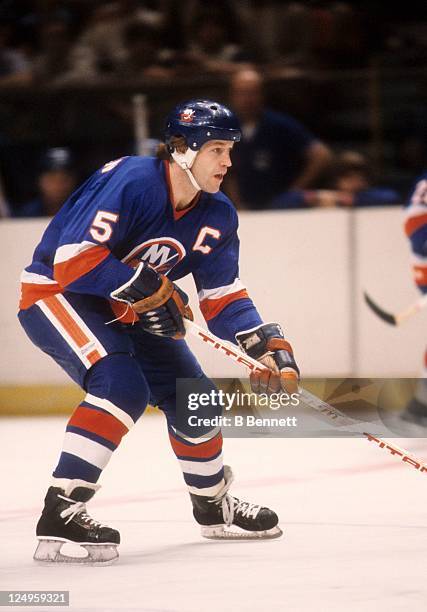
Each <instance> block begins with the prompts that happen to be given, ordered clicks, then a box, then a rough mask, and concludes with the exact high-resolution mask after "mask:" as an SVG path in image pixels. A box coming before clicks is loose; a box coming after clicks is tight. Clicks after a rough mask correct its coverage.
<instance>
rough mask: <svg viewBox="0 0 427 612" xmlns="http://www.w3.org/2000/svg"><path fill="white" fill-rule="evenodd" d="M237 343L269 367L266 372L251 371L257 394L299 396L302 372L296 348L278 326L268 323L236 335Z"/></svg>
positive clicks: (251, 379) (253, 389) (251, 378)
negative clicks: (297, 359) (298, 364)
mask: <svg viewBox="0 0 427 612" xmlns="http://www.w3.org/2000/svg"><path fill="white" fill-rule="evenodd" d="M236 341H237V343H238V344H239V346H240V348H242V349H243V350H244V351H245V353H246V354H247V355H249V356H250V357H252V358H253V359H256V360H257V361H259V362H260V363H261V364H262V365H264V366H265V368H266V369H265V370H264V371H262V372H251V375H250V382H251V387H252V391H254V393H266V394H271V393H279V392H280V391H286V392H287V393H296V392H297V391H298V381H299V375H300V372H299V369H298V366H297V364H296V362H295V359H294V355H293V351H292V347H291V345H290V344H289V342H287V341H286V340H285V337H284V335H283V331H282V329H281V327H280V325H278V324H277V323H264V324H262V325H259V326H258V327H255V329H251V330H249V331H242V332H239V333H237V334H236Z"/></svg>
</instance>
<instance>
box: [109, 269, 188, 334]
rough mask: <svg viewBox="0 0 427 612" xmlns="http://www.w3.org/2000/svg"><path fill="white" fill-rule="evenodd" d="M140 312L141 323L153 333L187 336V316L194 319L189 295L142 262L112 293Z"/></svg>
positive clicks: (117, 298) (115, 298) (113, 296)
mask: <svg viewBox="0 0 427 612" xmlns="http://www.w3.org/2000/svg"><path fill="white" fill-rule="evenodd" d="M111 297H112V298H113V299H114V300H117V301H119V302H124V303H126V304H129V306H131V308H132V309H133V310H134V312H136V313H137V314H138V318H139V321H138V325H139V326H140V327H142V328H143V329H144V330H145V331H147V332H149V333H150V334H155V335H157V336H164V337H170V338H175V339H178V338H183V337H184V336H185V327H184V318H187V319H190V320H191V321H192V320H193V313H192V312H191V308H190V307H189V306H188V296H187V294H186V293H184V291H182V289H180V288H179V287H177V286H176V285H175V284H174V283H173V282H172V281H170V280H169V279H168V278H167V277H166V276H164V275H163V274H159V273H158V272H156V271H155V270H153V268H151V267H150V266H149V265H148V264H146V263H144V262H142V263H140V264H139V266H138V268H137V270H136V272H135V274H134V276H133V277H132V278H131V280H130V281H129V282H128V283H126V284H125V285H122V286H121V287H119V288H118V289H116V290H115V291H113V292H112V293H111Z"/></svg>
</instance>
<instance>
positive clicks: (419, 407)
mask: <svg viewBox="0 0 427 612" xmlns="http://www.w3.org/2000/svg"><path fill="white" fill-rule="evenodd" d="M400 418H401V419H402V421H405V422H406V423H412V424H414V425H418V426H420V427H427V406H426V404H423V403H422V402H420V401H419V400H418V399H417V398H416V397H414V398H412V399H411V401H410V402H409V403H408V405H407V406H406V409H405V410H404V412H402V414H401V415H400Z"/></svg>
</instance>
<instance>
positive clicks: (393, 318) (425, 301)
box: [363, 292, 427, 325]
mask: <svg viewBox="0 0 427 612" xmlns="http://www.w3.org/2000/svg"><path fill="white" fill-rule="evenodd" d="M363 295H364V298H365V302H366V303H367V305H368V306H369V308H370V309H371V310H372V312H374V313H375V314H376V315H377V316H378V317H379V318H380V319H382V320H383V321H384V322H385V323H389V325H400V324H401V323H403V322H404V321H406V319H409V317H412V315H414V314H416V313H417V312H419V311H420V310H422V309H423V308H425V307H426V306H427V295H423V296H422V297H420V298H419V299H418V300H417V301H416V302H414V303H413V304H411V305H410V306H408V308H406V310H402V312H398V313H397V314H392V313H390V312H387V311H386V310H383V308H381V307H380V306H378V304H376V303H375V302H374V300H373V299H372V298H371V297H369V295H368V294H367V293H366V292H365V293H364V294H363Z"/></svg>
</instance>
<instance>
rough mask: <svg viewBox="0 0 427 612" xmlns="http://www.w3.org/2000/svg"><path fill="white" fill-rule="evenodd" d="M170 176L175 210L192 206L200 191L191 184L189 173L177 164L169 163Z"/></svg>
mask: <svg viewBox="0 0 427 612" xmlns="http://www.w3.org/2000/svg"><path fill="white" fill-rule="evenodd" d="M169 178H170V187H171V191H172V193H171V196H172V204H173V207H174V208H175V210H183V209H184V208H187V207H188V206H190V204H191V203H192V202H193V200H194V198H195V197H196V195H197V193H198V191H197V189H196V188H195V187H194V186H193V185H192V184H191V182H190V179H189V178H188V176H187V174H186V173H185V172H184V170H182V168H180V167H179V166H178V165H177V164H169Z"/></svg>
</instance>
